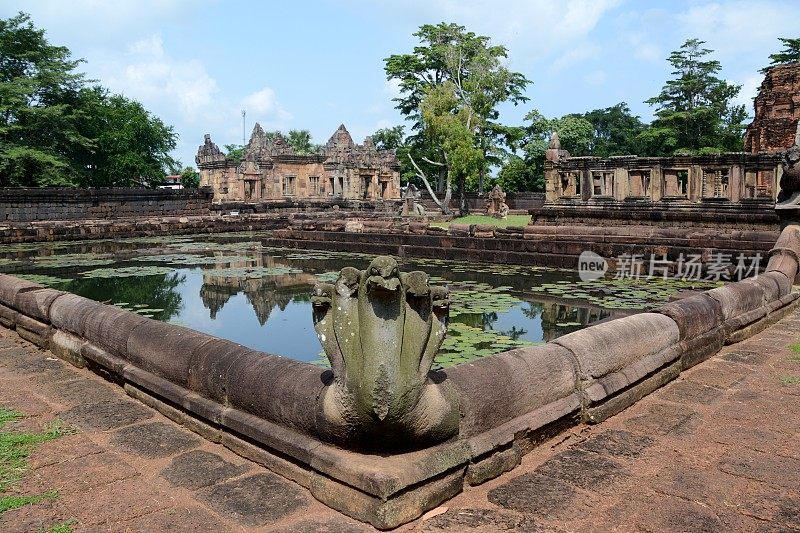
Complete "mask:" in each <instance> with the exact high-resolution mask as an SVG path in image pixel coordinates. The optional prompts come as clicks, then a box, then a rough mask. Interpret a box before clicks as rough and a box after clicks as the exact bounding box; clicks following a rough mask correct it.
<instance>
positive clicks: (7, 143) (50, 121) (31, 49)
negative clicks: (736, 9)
mask: <svg viewBox="0 0 800 533" xmlns="http://www.w3.org/2000/svg"><path fill="white" fill-rule="evenodd" d="M80 63H81V60H73V59H71V55H70V51H69V50H68V49H67V48H65V47H62V46H53V45H51V44H50V43H49V42H48V41H47V39H46V37H45V32H44V30H39V29H36V28H35V27H34V25H33V23H32V22H31V19H30V16H29V15H27V14H24V13H20V14H18V15H17V16H15V17H12V18H10V19H6V20H3V19H0V185H2V186H9V185H12V186H14V185H16V186H19V185H24V186H46V185H71V186H78V185H82V186H87V185H89V186H110V185H139V184H150V185H155V184H160V183H161V182H162V181H163V177H164V173H165V171H166V170H167V169H168V168H170V167H173V166H175V161H174V160H173V159H172V158H171V157H170V156H169V152H170V151H171V150H173V149H174V148H175V144H176V139H177V136H176V135H175V133H174V132H173V130H172V128H171V127H168V126H166V125H165V124H164V123H163V122H161V121H160V120H159V119H158V118H156V117H154V116H153V115H151V114H150V113H149V112H148V111H147V110H145V109H144V108H143V107H142V105H141V104H139V103H138V102H135V101H132V100H129V99H127V98H124V97H122V96H117V95H111V94H109V93H108V91H106V90H105V89H103V88H101V87H98V86H92V85H91V82H90V81H89V80H86V79H85V78H84V76H83V75H82V74H80V73H78V72H76V68H77V66H78V65H79V64H80Z"/></svg>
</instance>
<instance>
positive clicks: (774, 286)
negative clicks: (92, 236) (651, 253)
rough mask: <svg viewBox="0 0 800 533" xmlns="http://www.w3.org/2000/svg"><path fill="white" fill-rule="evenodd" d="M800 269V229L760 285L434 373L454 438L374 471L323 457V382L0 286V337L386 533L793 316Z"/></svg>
mask: <svg viewBox="0 0 800 533" xmlns="http://www.w3.org/2000/svg"><path fill="white" fill-rule="evenodd" d="M486 240H489V239H486ZM799 255H800V227H798V226H789V227H787V228H786V229H785V230H784V232H783V233H782V234H781V236H780V238H779V239H778V241H777V242H776V243H775V245H774V247H773V248H772V249H771V250H770V251H769V257H770V259H769V264H768V269H767V270H768V271H767V273H765V274H763V275H761V276H759V277H758V278H755V279H749V280H745V281H741V282H738V283H731V284H729V285H726V286H724V287H720V288H717V289H714V290H711V291H707V292H704V293H701V294H697V295H695V296H692V297H689V298H685V299H682V300H678V301H675V302H672V303H669V304H666V305H664V306H663V307H661V308H659V309H656V310H655V311H653V312H651V313H642V314H638V315H633V316H628V317H625V318H620V319H616V320H613V321H609V322H605V323H602V324H598V325H595V326H592V327H589V328H586V329H584V330H581V331H577V332H575V333H571V334H569V335H565V336H563V337H560V338H559V339H558V340H557V341H555V342H552V343H548V344H546V345H542V346H535V347H529V348H523V349H518V350H512V351H509V352H505V353H502V354H499V355H496V356H492V357H487V358H484V359H481V360H478V361H475V362H472V363H466V364H462V365H457V366H455V367H452V368H450V369H447V370H446V371H439V372H437V373H436V374H435V375H434V376H433V377H434V379H435V380H436V381H449V382H450V384H451V385H452V387H453V388H454V389H455V390H456V391H457V392H458V394H459V402H460V405H461V409H462V419H461V426H460V429H459V435H458V437H457V438H454V439H452V440H450V441H447V442H444V443H441V444H438V445H436V446H432V447H429V448H424V449H421V450H414V451H410V452H407V453H399V454H395V455H388V456H381V455H374V454H371V453H369V450H367V451H366V453H361V452H360V451H358V450H347V449H342V448H339V447H335V446H332V445H330V444H328V443H327V442H328V441H329V440H330V435H328V434H327V432H328V431H329V429H328V428H327V427H326V425H325V423H324V417H321V416H318V415H319V414H320V412H321V409H322V402H321V400H320V399H321V398H322V396H323V392H324V390H325V388H326V387H327V386H329V384H330V383H331V380H332V375H331V373H330V371H322V370H320V369H319V368H317V367H314V366H312V365H309V364H305V363H301V362H297V361H292V360H289V359H286V358H283V357H277V356H274V355H270V354H266V353H262V352H258V351H255V350H251V349H249V348H247V347H244V346H241V345H238V344H235V343H232V342H230V341H226V340H223V339H218V338H215V337H212V336H209V335H206V334H203V333H199V332H196V331H192V330H189V329H186V328H183V327H180V326H176V325H172V324H165V323H161V322H157V321H154V320H152V319H149V318H145V317H141V316H139V315H136V314H135V313H131V312H129V311H125V310H121V309H118V308H115V307H113V306H108V305H105V304H102V303H99V302H95V301H92V300H88V299H86V298H82V297H80V296H76V295H73V294H68V293H64V292H61V291H57V290H53V289H45V288H42V287H40V286H38V285H36V284H34V283H31V282H28V281H25V280H21V279H19V278H15V277H13V276H8V275H0V324H2V325H3V326H5V327H7V328H13V329H15V330H16V331H17V332H18V333H19V335H20V336H21V337H23V338H24V339H27V340H29V341H31V342H33V343H35V344H37V345H39V346H41V347H42V348H44V349H49V350H51V351H52V352H53V353H54V354H56V355H58V356H59V357H62V358H64V359H66V360H68V361H70V362H72V363H73V364H75V365H77V366H84V365H85V366H88V367H89V368H91V369H94V370H96V371H98V372H101V373H103V374H105V375H110V376H113V377H114V379H115V380H117V381H118V382H121V383H123V384H124V387H125V390H126V391H127V392H128V393H129V394H130V395H131V396H133V397H135V398H138V399H140V400H141V401H143V402H145V403H147V404H148V405H151V406H153V407H155V408H157V409H159V410H160V411H161V412H162V413H164V414H165V415H167V416H169V417H171V418H173V419H174V420H176V421H177V422H179V423H183V424H185V425H186V426H187V427H189V428H190V429H193V430H194V431H197V432H198V433H200V434H202V435H204V436H206V437H207V438H209V439H211V440H214V441H215V442H221V443H222V444H223V445H225V446H227V447H229V448H231V449H232V450H233V451H235V452H237V453H240V454H242V455H244V456H245V457H248V458H250V459H252V460H254V461H257V462H259V463H261V464H263V465H264V466H266V467H268V468H270V469H273V470H274V471H276V472H278V473H279V474H281V475H283V476H285V477H287V478H289V479H292V480H294V481H296V482H297V483H300V484H301V485H304V486H306V487H308V488H309V489H310V490H311V492H312V494H314V496H315V497H317V498H318V499H319V500H320V501H322V502H323V503H326V504H327V505H329V506H331V507H334V508H336V509H338V510H340V511H342V512H344V513H346V514H348V515H350V516H353V517H356V518H358V519H360V520H363V521H368V522H370V523H372V524H373V525H375V526H376V527H378V528H382V529H388V528H393V527H396V526H398V525H400V524H402V523H405V522H408V521H410V520H413V519H414V518H416V517H418V516H420V515H421V514H422V513H423V512H425V511H426V510H428V509H430V508H433V507H435V506H437V505H439V504H440V503H441V502H442V501H444V500H446V499H448V498H450V497H452V496H453V495H455V494H456V493H457V492H459V491H461V490H462V489H463V486H464V484H479V483H482V482H484V481H486V480H488V479H491V478H493V477H496V476H498V475H500V474H501V473H503V472H504V471H507V470H510V469H512V468H514V467H515V466H516V465H517V464H518V463H519V461H520V459H521V457H522V455H523V454H524V453H526V452H528V451H530V450H531V449H533V448H534V447H535V446H536V444H537V443H538V442H541V440H542V439H543V438H545V437H547V436H550V435H553V434H555V433H557V432H558V431H560V430H562V429H563V428H565V427H567V426H569V425H573V424H575V423H577V422H578V421H581V420H583V421H586V422H589V423H595V422H598V421H600V420H603V419H604V418H606V417H608V416H611V415H613V414H615V413H618V412H619V411H621V410H623V409H625V408H626V407H628V406H630V405H631V404H633V403H635V402H636V401H638V400H639V399H640V398H642V397H643V396H645V395H646V394H648V393H650V392H652V391H653V390H655V389H656V388H658V387H660V386H662V385H664V384H665V383H667V382H669V381H670V380H672V379H674V378H675V377H676V376H678V375H679V374H680V372H681V371H682V370H683V369H686V368H689V367H690V366H692V365H694V364H697V363H698V362H701V361H703V360H704V359H706V358H707V357H709V356H710V355H712V354H713V353H715V352H716V350H718V349H719V347H721V346H722V345H723V344H724V343H730V342H736V341H737V340H741V339H743V338H746V337H747V336H749V335H752V334H753V333H755V332H757V331H760V330H762V329H763V328H765V327H767V326H768V325H769V324H771V323H774V322H775V321H777V320H778V319H779V318H781V317H782V316H785V314H786V313H787V312H788V311H790V310H791V309H793V308H794V307H795V306H796V304H797V298H798V293H795V292H792V291H791V288H792V284H793V282H794V280H795V278H796V277H797V273H798V256H799Z"/></svg>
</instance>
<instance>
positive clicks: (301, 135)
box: [277, 130, 319, 155]
mask: <svg viewBox="0 0 800 533" xmlns="http://www.w3.org/2000/svg"><path fill="white" fill-rule="evenodd" d="M277 133H278V134H280V132H277ZM286 143H287V144H288V145H289V146H291V147H292V149H293V150H294V151H295V153H296V154H300V155H313V154H316V153H317V152H319V146H317V145H315V144H314V143H312V142H311V132H310V131H308V130H289V133H288V134H287V135H286Z"/></svg>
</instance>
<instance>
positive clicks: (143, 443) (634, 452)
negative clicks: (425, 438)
mask: <svg viewBox="0 0 800 533" xmlns="http://www.w3.org/2000/svg"><path fill="white" fill-rule="evenodd" d="M797 340H800V312H798V313H795V314H793V315H791V316H790V317H788V318H786V319H784V320H783V321H781V322H780V323H778V324H776V325H775V326H773V327H771V328H769V329H768V330H767V331H765V332H763V333H761V334H759V335H757V336H755V337H753V338H751V339H749V340H747V341H745V342H743V343H741V344H738V345H735V346H730V347H727V348H726V349H725V350H723V352H721V353H720V354H718V355H717V356H716V357H714V358H712V359H711V360H709V361H707V362H705V363H702V364H700V365H699V366H697V367H695V368H693V369H691V370H689V371H687V372H685V373H684V374H682V375H681V377H680V378H679V379H678V380H676V381H675V382H673V383H671V384H670V385H668V386H666V387H664V388H663V389H661V390H659V391H657V392H655V393H654V394H652V395H650V396H649V397H647V398H645V399H644V400H642V401H640V402H639V403H637V404H636V405H634V406H633V407H631V408H630V409H628V410H627V411H625V412H624V413H622V414H620V415H618V416H615V417H612V418H610V419H608V420H607V421H605V422H603V423H602V424H599V425H597V426H591V427H590V426H580V427H577V428H573V429H572V430H571V431H570V432H568V433H566V434H563V435H560V436H559V437H557V438H556V439H553V440H552V441H549V442H546V443H544V444H543V445H542V446H540V447H539V448H538V449H537V450H536V451H534V452H533V453H531V454H529V455H527V456H526V457H525V458H524V459H523V463H522V466H520V467H519V468H517V469H515V470H514V471H512V472H509V473H507V474H505V475H503V476H501V477H500V478H497V479H495V480H493V481H490V482H488V483H486V484H484V485H482V486H479V487H472V488H469V489H467V490H466V491H465V492H464V493H462V494H460V495H459V496H457V497H456V498H454V499H452V500H450V501H449V502H447V503H445V504H444V506H443V507H441V508H439V509H437V510H434V511H432V512H431V513H429V516H428V517H427V518H426V519H424V520H417V521H416V522H414V523H412V524H408V525H406V526H404V527H402V528H400V530H402V531H433V532H441V531H448V532H478V531H486V532H494V531H524V532H528V531H609V530H618V531H800V383H793V381H795V380H792V379H790V378H791V377H795V378H797V377H800V361H798V360H797V356H796V354H794V353H793V352H791V351H790V350H789V349H788V345H789V344H791V343H793V342H796V341H797ZM0 406H5V407H11V408H14V409H16V410H19V411H21V412H23V413H25V414H26V415H28V418H26V419H23V420H21V421H18V422H15V423H12V424H9V425H8V426H6V428H5V429H6V430H8V429H10V430H14V429H17V430H21V429H25V430H32V429H38V428H40V427H42V426H43V425H45V424H47V422H48V421H50V420H52V419H54V418H56V417H58V418H60V419H62V420H64V421H67V422H68V423H70V424H73V425H74V426H76V427H78V428H79V431H78V433H76V434H75V435H69V436H64V437H61V438H59V439H58V440H55V441H52V442H48V443H45V444H43V445H41V446H40V447H39V448H37V451H36V452H35V453H34V454H33V455H32V456H31V461H30V470H29V471H28V472H27V473H26V475H25V477H24V479H23V481H22V483H21V484H20V485H19V487H18V490H19V491H20V492H23V493H28V494H31V493H42V492H44V491H47V490H52V489H57V490H58V491H59V497H58V498H57V499H54V500H47V501H44V502H42V503H39V504H35V505H28V506H26V507H23V508H21V509H18V510H14V511H8V512H6V513H3V514H2V515H0V531H39V530H42V529H46V528H48V527H50V526H51V525H53V524H56V523H61V522H64V521H66V520H69V519H73V520H74V526H73V528H74V530H75V531H162V530H172V531H285V532H288V531H291V532H322V533H324V532H330V533H334V532H336V533H350V532H360V531H371V530H372V528H370V527H367V526H365V525H363V524H360V523H358V522H354V521H353V520H351V519H349V518H347V517H345V516H343V515H340V514H338V513H336V512H335V511H332V510H330V509H329V508H327V507H325V506H324V505H322V504H321V503H319V502H317V501H316V500H314V498H313V497H311V496H310V494H309V493H308V492H307V491H306V490H305V489H303V488H302V487H300V486H298V485H296V484H294V483H292V482H290V481H286V480H284V479H282V478H280V477H278V476H276V475H274V474H272V473H270V472H269V471H267V470H265V469H263V468H261V467H259V466H258V465H255V464H253V463H251V462H249V461H246V460H244V459H242V458H240V457H238V456H237V455H235V454H233V453H232V452H230V451H228V450H226V449H225V448H223V447H221V446H219V445H215V444H213V443H210V442H208V441H205V440H203V439H201V438H200V437H198V436H197V435H195V434H193V433H191V432H189V431H186V430H185V429H183V428H182V427H180V426H178V425H176V424H174V423H172V422H171V421H169V420H167V419H165V418H164V417H162V416H161V415H160V414H158V413H156V412H155V411H153V410H150V409H148V408H146V407H144V406H142V405H141V404H139V403H137V402H135V401H134V400H131V399H129V398H128V397H127V396H125V394H124V393H123V391H122V389H121V388H119V387H117V386H114V385H111V384H108V383H106V382H104V381H103V380H102V379H101V378H99V377H98V376H95V375H93V374H91V373H90V372H88V371H84V370H77V369H74V368H72V367H70V366H69V365H66V364H64V363H62V362H61V361H59V360H57V359H54V358H52V357H51V356H49V354H48V353H47V352H42V351H39V350H37V349H36V348H35V347H33V346H32V345H30V344H28V343H26V342H24V341H21V340H20V339H19V338H18V337H16V335H15V334H13V333H9V332H7V331H5V330H3V331H0Z"/></svg>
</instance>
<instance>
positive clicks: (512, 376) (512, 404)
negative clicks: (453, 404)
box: [444, 344, 577, 437]
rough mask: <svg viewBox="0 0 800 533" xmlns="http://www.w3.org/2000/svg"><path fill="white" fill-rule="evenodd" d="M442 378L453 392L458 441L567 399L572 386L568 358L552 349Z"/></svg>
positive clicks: (478, 364)
mask: <svg viewBox="0 0 800 533" xmlns="http://www.w3.org/2000/svg"><path fill="white" fill-rule="evenodd" d="M444 373H445V374H446V376H447V378H448V381H450V382H451V383H452V384H453V386H454V387H455V388H456V390H457V392H458V397H459V402H460V404H461V411H462V420H461V428H460V434H461V435H462V437H463V436H469V435H474V434H476V433H479V432H481V431H485V430H487V429H489V428H492V427H496V426H499V425H500V424H502V423H503V422H505V421H508V420H511V419H513V418H514V417H517V416H520V415H524V414H526V413H529V412H531V411H534V410H535V409H537V408H540V407H543V406H546V405H547V404H549V403H551V402H555V401H557V400H559V399H561V398H564V397H567V396H569V395H570V394H572V393H573V392H574V391H575V388H576V386H577V378H576V368H575V364H574V359H573V358H572V355H571V354H570V353H569V351H568V350H566V349H565V348H563V347H561V346H557V345H554V344H546V345H544V346H533V347H529V348H522V349H519V350H512V351H509V352H505V353H502V354H497V355H494V356H492V357H487V358H483V359H478V360H476V361H474V362H470V363H463V364H461V365H456V366H454V367H452V368H448V369H447V370H446V371H444Z"/></svg>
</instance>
